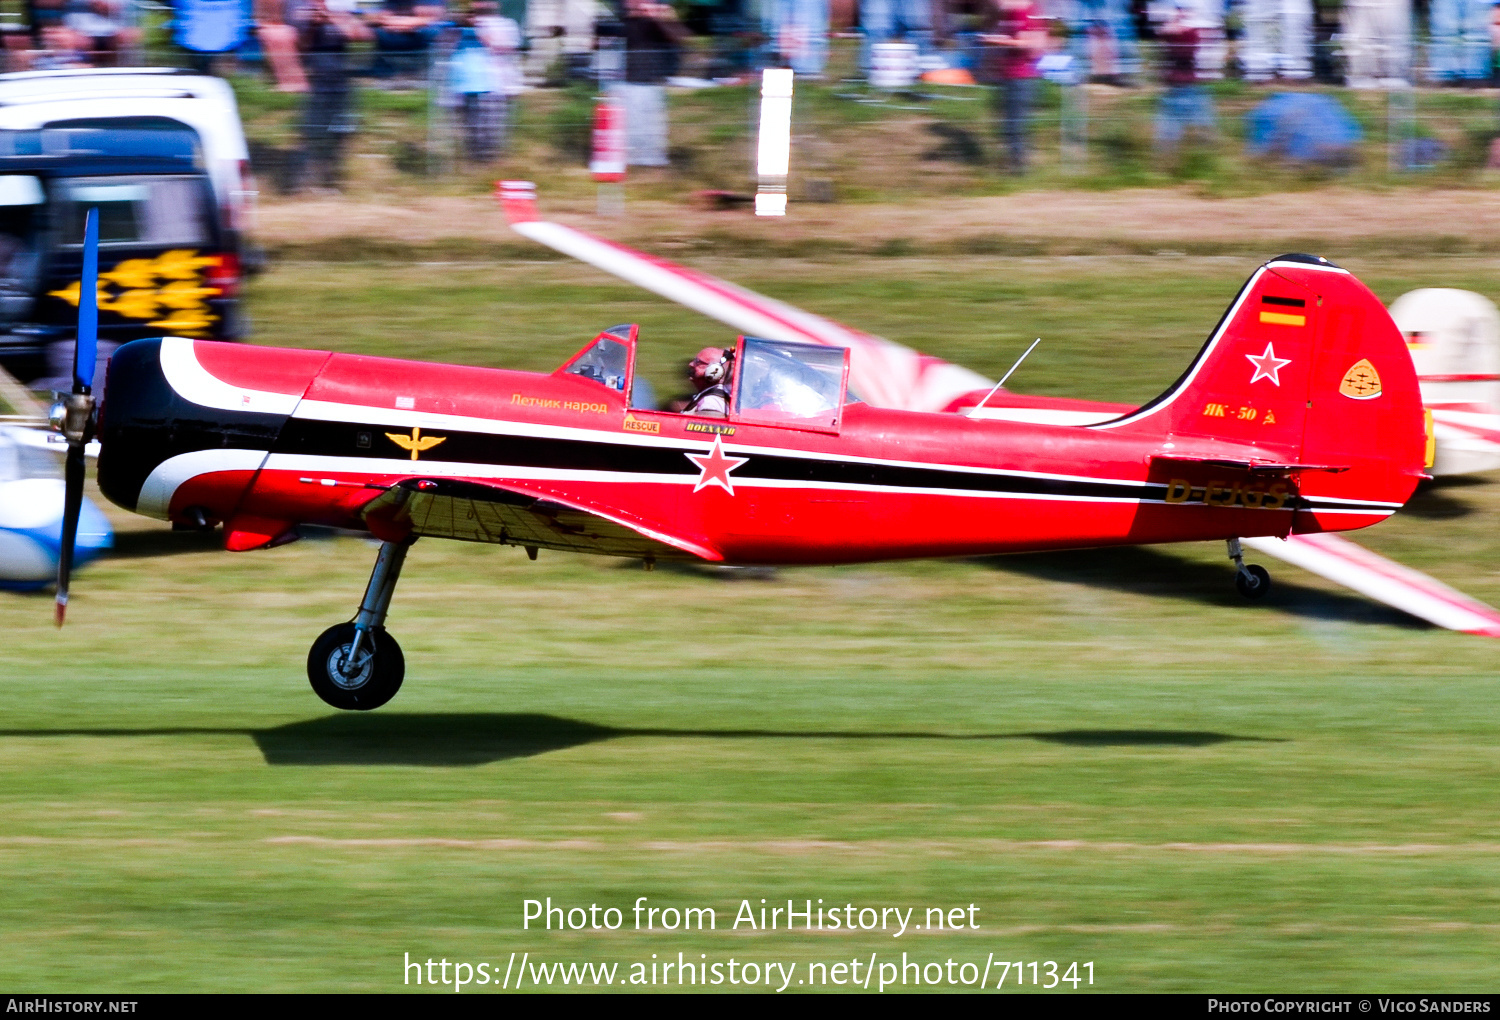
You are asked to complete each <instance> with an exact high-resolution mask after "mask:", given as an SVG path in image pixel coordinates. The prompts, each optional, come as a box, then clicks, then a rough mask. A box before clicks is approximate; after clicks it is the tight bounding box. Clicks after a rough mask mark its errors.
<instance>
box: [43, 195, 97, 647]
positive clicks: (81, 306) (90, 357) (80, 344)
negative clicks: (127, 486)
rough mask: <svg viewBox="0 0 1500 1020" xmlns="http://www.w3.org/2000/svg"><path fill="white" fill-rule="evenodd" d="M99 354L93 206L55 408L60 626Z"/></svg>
mask: <svg viewBox="0 0 1500 1020" xmlns="http://www.w3.org/2000/svg"><path fill="white" fill-rule="evenodd" d="M98 354H99V210H98V209H90V210H89V211H88V214H87V216H86V218H85V219H84V226H83V273H82V275H81V276H80V277H79V280H78V340H77V342H76V343H75V344H74V345H73V392H72V393H71V394H70V395H69V396H68V398H67V399H66V400H65V401H63V402H62V404H60V405H59V406H58V407H57V408H54V409H53V425H54V426H55V427H57V428H58V430H59V431H61V432H62V434H63V435H64V436H66V437H67V439H68V461H67V466H66V468H65V470H64V473H63V477H64V484H65V485H66V490H65V495H64V497H63V527H62V546H61V548H60V549H59V550H58V555H57V610H56V620H57V625H58V626H59V627H61V626H62V625H63V617H64V616H65V615H66V614H67V611H68V578H69V575H70V574H72V572H73V548H74V546H75V545H76V543H77V541H78V514H79V511H80V510H81V509H82V508H83V476H84V454H83V448H84V447H85V446H86V445H87V444H88V441H89V438H90V433H91V432H92V431H93V418H94V396H93V389H92V387H93V383H94V369H95V368H96V367H97V365H96V363H97V361H98Z"/></svg>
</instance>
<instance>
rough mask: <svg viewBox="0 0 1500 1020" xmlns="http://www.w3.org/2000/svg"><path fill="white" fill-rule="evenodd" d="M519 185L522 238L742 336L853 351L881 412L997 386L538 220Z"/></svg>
mask: <svg viewBox="0 0 1500 1020" xmlns="http://www.w3.org/2000/svg"><path fill="white" fill-rule="evenodd" d="M512 183H513V182H505V183H504V184H503V185H502V189H501V194H502V198H501V205H502V206H503V208H504V209H505V214H506V216H507V217H508V218H509V220H510V225H511V229H513V230H515V231H516V232H517V233H518V234H521V235H522V236H524V237H528V238H530V239H531V240H533V241H537V242H540V243H541V244H545V245H547V247H549V248H552V249H554V250H556V251H560V252H562V253H563V254H564V255H570V256H572V257H573V258H576V259H578V260H580V261H582V262H587V263H589V264H590V265H592V266H596V267H598V268H599V269H602V270H604V271H605V272H607V273H613V274H614V275H615V276H618V277H619V278H620V279H622V280H625V281H627V282H629V283H633V284H635V285H636V286H638V287H642V288H644V289H646V290H649V291H651V292H652V293H654V294H659V295H660V296H662V297H664V298H667V299H668V300H670V301H675V302H677V303H678V304H680V305H683V306H685V307H687V308H691V309H692V310H693V311H695V312H698V313H700V314H702V315H706V316H708V317H709V318H711V319H717V320H718V321H719V322H722V323H724V324H725V325H727V326H730V327H732V328H733V329H736V330H738V331H739V332H741V333H745V334H748V335H750V336H760V337H766V338H767V339H770V340H795V341H801V342H803V343H814V344H822V345H824V346H828V347H847V348H849V350H850V359H849V361H850V365H849V388H850V389H851V390H852V391H853V392H854V393H855V394H856V395H857V396H858V397H859V398H860V399H861V400H864V401H866V402H868V403H871V404H874V405H875V406H877V407H893V408H898V409H901V410H906V411H942V410H945V409H946V408H947V407H948V406H949V405H950V404H952V403H953V401H954V400H956V399H957V398H959V397H961V396H963V395H964V394H967V393H972V392H973V391H974V390H983V389H987V388H988V387H989V386H990V385H991V383H990V380H988V379H986V378H984V376H982V375H980V374H979V373H977V372H973V371H970V370H969V369H967V368H963V367H961V366H959V365H954V364H951V363H949V362H946V361H943V360H942V359H940V358H932V357H928V356H926V355H923V354H918V353H917V352H916V351H914V350H912V349H911V348H909V347H903V346H901V345H900V344H898V343H892V342H891V341H889V340H885V339H883V338H881V337H878V336H872V335H871V334H869V333H863V332H860V331H859V330H856V329H850V328H849V327H847V326H842V325H840V324H839V323H837V322H834V321H832V320H830V319H825V318H823V317H822V316H820V315H814V314H812V313H811V312H805V311H803V310H802V309H800V308H794V307H793V306H791V305H789V304H786V303H784V302H781V301H777V300H775V299H774V298H768V297H765V296H764V295H762V294H757V293H755V292H754V291H751V290H746V289H745V288H743V287H738V286H735V285H734V284H732V283H729V282H727V281H724V280H720V279H718V278H717V277H714V276H710V275H708V274H707V273H701V272H698V271H697V270H694V269H688V268H686V267H684V266H679V265H676V264H675V263H672V262H668V261H666V260H665V259H659V258H656V257H655V256H652V255H647V254H645V253H644V252H639V251H635V250H634V249H632V248H627V247H625V246H624V245H620V244H616V243H614V242H613V241H606V240H605V239H604V238H602V237H596V236H594V235H593V234H589V233H586V232H584V231H582V230H578V229H576V228H574V227H567V226H564V225H562V224H561V223H549V222H547V221H545V220H541V219H538V218H536V211H535V194H534V192H528V191H526V190H525V189H521V188H519V187H512V186H510V185H512ZM528 196H529V197H528Z"/></svg>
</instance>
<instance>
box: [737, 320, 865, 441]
mask: <svg viewBox="0 0 1500 1020" xmlns="http://www.w3.org/2000/svg"><path fill="white" fill-rule="evenodd" d="M735 361H736V365H735V393H734V404H733V413H734V416H735V417H736V418H740V419H742V420H745V421H755V422H763V423H765V424H768V425H792V426H796V427H801V428H819V429H832V428H837V427H838V423H839V418H840V416H841V414H842V413H843V408H844V388H845V386H846V385H847V383H848V377H849V351H848V349H847V348H844V347H820V346H817V345H816V344H801V343H793V342H791V341H788V340H766V339H763V338H761V337H754V336H746V337H741V338H740V349H739V356H738V357H737V358H736V359H735Z"/></svg>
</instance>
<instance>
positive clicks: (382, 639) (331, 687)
mask: <svg viewBox="0 0 1500 1020" xmlns="http://www.w3.org/2000/svg"><path fill="white" fill-rule="evenodd" d="M362 645H363V647H362V648H361V649H360V652H359V659H358V660H357V661H356V662H353V663H351V662H350V661H349V653H350V652H351V651H352V650H353V647H354V624H353V623H341V624H338V625H337V626H334V627H329V628H328V629H327V630H325V631H324V632H323V633H322V634H321V635H320V636H319V637H318V640H316V641H314V642H313V646H312V651H310V652H308V653H307V679H308V681H309V682H310V683H311V684H312V689H313V690H314V691H316V692H317V695H318V697H320V698H322V699H323V700H324V701H326V702H328V704H330V705H332V706H333V707H334V708H344V709H352V710H355V711H362V712H367V711H369V710H370V709H372V708H379V707H380V706H381V705H384V704H385V703H386V702H387V701H390V700H391V699H392V698H394V697H395V696H396V692H397V691H399V690H400V689H401V681H402V680H403V679H404V678H405V677H406V657H405V656H404V655H402V654H401V646H400V645H399V644H397V643H396V639H395V638H393V637H391V636H390V635H389V634H387V633H386V631H385V628H384V627H376V628H374V629H373V630H371V631H369V632H368V633H367V634H366V635H365V640H364V641H363V642H362Z"/></svg>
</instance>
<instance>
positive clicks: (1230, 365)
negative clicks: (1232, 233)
mask: <svg viewBox="0 0 1500 1020" xmlns="http://www.w3.org/2000/svg"><path fill="white" fill-rule="evenodd" d="M1099 427H1100V428H1127V429H1132V430H1135V429H1143V430H1149V431H1151V432H1152V433H1155V434H1158V435H1161V434H1165V443H1164V446H1167V444H1170V446H1167V449H1168V450H1169V451H1170V452H1171V453H1172V454H1173V455H1178V456H1184V457H1189V458H1193V457H1198V458H1214V457H1220V458H1226V459H1240V460H1246V461H1250V462H1252V463H1257V462H1258V463H1262V464H1267V465H1273V464H1282V465H1290V466H1300V467H1297V468H1296V469H1295V470H1292V471H1290V472H1289V474H1291V475H1294V476H1295V478H1294V479H1293V481H1294V484H1295V487H1296V491H1297V493H1298V494H1299V495H1300V496H1301V497H1303V498H1302V499H1301V500H1300V501H1299V504H1298V506H1299V512H1298V513H1297V515H1296V519H1295V520H1294V522H1293V525H1292V528H1293V530H1294V531H1298V532H1306V531H1336V530H1344V529H1348V528H1358V527H1363V526H1365V525H1367V524H1372V523H1374V522H1375V521H1377V520H1379V519H1381V518H1383V517H1385V516H1388V515H1389V514H1390V513H1392V512H1394V511H1395V510H1396V509H1397V508H1399V506H1400V505H1401V504H1402V503H1404V502H1405V501H1406V499H1407V498H1408V497H1409V496H1410V495H1411V493H1412V490H1413V489H1414V488H1415V487H1416V484H1417V481H1418V480H1419V479H1420V478H1421V477H1422V476H1423V473H1424V467H1425V466H1426V462H1427V456H1426V448H1427V436H1426V432H1427V423H1426V419H1425V415H1424V413H1423V410H1422V399H1421V393H1420V391H1419V389H1418V386H1417V377H1416V372H1415V370H1414V369H1413V368H1412V362H1411V355H1410V353H1409V352H1408V351H1407V349H1406V344H1405V341H1404V338H1403V337H1402V335H1401V332H1400V330H1398V329H1397V328H1396V325H1395V323H1393V322H1392V321H1391V318H1390V316H1389V315H1388V314H1387V313H1386V310H1385V307H1384V306H1383V305H1382V304H1381V303H1380V300H1379V299H1378V298H1377V297H1376V296H1375V295H1374V294H1372V293H1371V292H1370V290H1369V289H1368V288H1367V287H1365V286H1364V284H1362V283H1360V282H1359V280H1357V279H1355V277H1354V276H1353V275H1352V274H1350V273H1349V272H1347V271H1346V270H1343V269H1340V268H1338V267H1337V266H1335V265H1333V264H1332V263H1330V262H1328V261H1327V260H1325V259H1320V258H1315V257H1313V256H1309V255H1283V256H1281V257H1280V258H1277V259H1274V260H1272V261H1271V262H1268V263H1266V264H1265V265H1264V266H1262V267H1261V268H1260V269H1258V270H1256V272H1255V273H1254V275H1252V276H1251V277H1250V279H1249V281H1248V282H1247V283H1246V284H1245V286H1244V287H1243V288H1242V289H1241V291H1240V293H1239V295H1238V296H1237V297H1236V298H1235V300H1234V303H1233V304H1232V305H1230V307H1229V310H1228V311H1227V312H1226V313H1225V315H1224V318H1223V319H1222V320H1220V322H1219V326H1218V328H1217V329H1216V330H1215V331H1214V333H1213V335H1212V336H1211V337H1210V338H1209V340H1208V342H1207V343H1206V344H1205V345H1204V347H1203V350H1202V351H1201V352H1199V354H1198V357H1197V359H1196V360H1194V362H1193V364H1192V365H1191V366H1189V368H1188V370H1187V372H1185V373H1184V374H1183V376H1182V378H1181V379H1179V380H1178V381H1177V383H1176V384H1175V385H1173V386H1172V388H1171V389H1169V390H1167V392H1166V393H1164V394H1162V395H1161V396H1160V397H1158V398H1157V399H1156V400H1154V401H1152V402H1151V403H1149V404H1147V405H1145V406H1144V407H1142V408H1140V409H1139V410H1137V411H1134V412H1132V413H1131V414H1129V415H1126V416H1125V417H1123V418H1120V419H1118V420H1116V421H1114V422H1108V423H1105V424H1103V425H1101V426H1099ZM1304 511H1305V512H1304Z"/></svg>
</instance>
